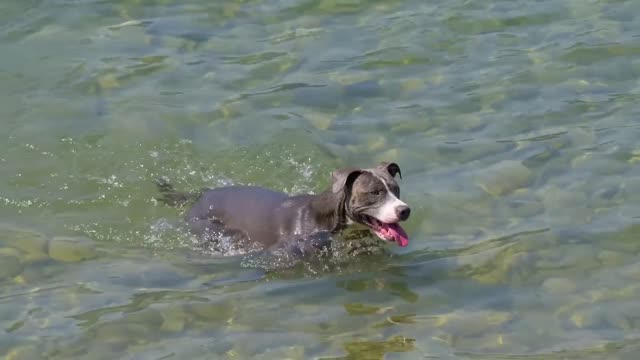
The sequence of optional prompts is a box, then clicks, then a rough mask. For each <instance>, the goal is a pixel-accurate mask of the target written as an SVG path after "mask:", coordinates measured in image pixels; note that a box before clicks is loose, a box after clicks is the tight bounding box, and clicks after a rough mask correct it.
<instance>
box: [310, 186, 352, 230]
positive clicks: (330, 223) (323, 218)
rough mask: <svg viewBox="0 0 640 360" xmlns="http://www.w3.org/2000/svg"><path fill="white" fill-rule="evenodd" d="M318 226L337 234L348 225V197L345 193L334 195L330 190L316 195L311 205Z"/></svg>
mask: <svg viewBox="0 0 640 360" xmlns="http://www.w3.org/2000/svg"><path fill="white" fill-rule="evenodd" d="M309 206H310V208H311V210H312V211H313V214H314V216H315V219H316V221H317V222H318V224H322V225H323V227H326V228H327V229H330V231H331V232H337V231H340V230H342V229H344V228H345V227H346V226H347V225H348V217H347V206H346V195H345V193H344V192H343V191H340V192H338V193H334V192H332V191H331V189H328V190H326V191H324V192H322V193H320V194H318V195H314V196H313V198H312V199H311V202H310V203H309Z"/></svg>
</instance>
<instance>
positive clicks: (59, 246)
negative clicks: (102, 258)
mask: <svg viewBox="0 0 640 360" xmlns="http://www.w3.org/2000/svg"><path fill="white" fill-rule="evenodd" d="M49 256H50V257H51V258H52V259H54V260H57V261H61V262H80V261H85V260H90V259H94V258H96V257H97V256H98V254H97V252H96V249H95V246H94V244H93V243H91V242H90V241H88V240H87V239H84V238H72V237H56V238H53V239H52V240H51V243H50V244H49Z"/></svg>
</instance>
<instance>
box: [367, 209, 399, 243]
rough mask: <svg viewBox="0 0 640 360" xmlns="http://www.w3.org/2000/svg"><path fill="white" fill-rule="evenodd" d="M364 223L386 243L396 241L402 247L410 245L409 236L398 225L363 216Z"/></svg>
mask: <svg viewBox="0 0 640 360" xmlns="http://www.w3.org/2000/svg"><path fill="white" fill-rule="evenodd" d="M363 222H364V224H365V225H367V226H368V227H369V228H370V229H371V231H373V233H374V234H376V235H377V236H378V237H379V238H381V239H382V240H386V241H395V242H396V244H398V246H400V247H405V246H407V245H409V236H407V233H406V232H405V231H404V229H403V228H402V227H401V226H400V224H398V223H391V224H387V223H383V222H382V221H380V220H378V219H376V218H374V217H372V216H369V215H363Z"/></svg>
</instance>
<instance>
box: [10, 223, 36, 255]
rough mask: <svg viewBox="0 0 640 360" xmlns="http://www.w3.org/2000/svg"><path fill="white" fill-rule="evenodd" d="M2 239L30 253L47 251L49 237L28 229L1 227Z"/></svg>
mask: <svg viewBox="0 0 640 360" xmlns="http://www.w3.org/2000/svg"><path fill="white" fill-rule="evenodd" d="M0 241H1V242H3V243H5V244H7V245H8V246H11V247H13V248H16V249H18V250H21V251H24V252H25V253H27V254H28V255H36V254H45V253H46V252H47V238H46V236H45V235H44V234H41V233H39V232H36V231H31V230H26V229H14V228H3V229H0Z"/></svg>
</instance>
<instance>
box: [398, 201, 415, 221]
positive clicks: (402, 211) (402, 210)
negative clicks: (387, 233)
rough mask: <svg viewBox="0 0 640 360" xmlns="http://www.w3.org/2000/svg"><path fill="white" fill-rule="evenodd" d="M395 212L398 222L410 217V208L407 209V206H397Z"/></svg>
mask: <svg viewBox="0 0 640 360" xmlns="http://www.w3.org/2000/svg"><path fill="white" fill-rule="evenodd" d="M396 212H397V214H398V217H399V218H400V220H402V221H404V220H407V219H408V218H409V215H411V208H410V207H408V206H407V205H403V206H398V208H397V209H396Z"/></svg>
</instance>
